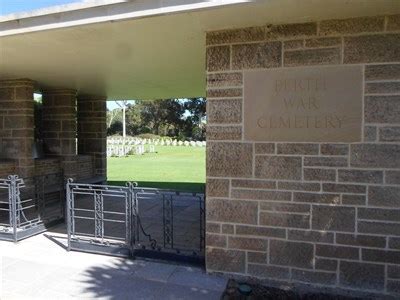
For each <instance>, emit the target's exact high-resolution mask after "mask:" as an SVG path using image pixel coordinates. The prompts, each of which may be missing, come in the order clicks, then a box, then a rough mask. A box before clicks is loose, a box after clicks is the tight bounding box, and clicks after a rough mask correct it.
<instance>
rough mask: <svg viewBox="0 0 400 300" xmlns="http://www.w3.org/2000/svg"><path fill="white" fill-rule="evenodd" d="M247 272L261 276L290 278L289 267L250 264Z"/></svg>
mask: <svg viewBox="0 0 400 300" xmlns="http://www.w3.org/2000/svg"><path fill="white" fill-rule="evenodd" d="M247 272H248V273H249V274H250V275H253V276H257V277H261V278H278V279H289V268H283V267H276V266H267V265H257V264H249V266H248V270H247Z"/></svg>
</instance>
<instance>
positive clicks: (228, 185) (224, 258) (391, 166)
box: [206, 15, 400, 296]
mask: <svg viewBox="0 0 400 300" xmlns="http://www.w3.org/2000/svg"><path fill="white" fill-rule="evenodd" d="M347 64H356V65H360V66H362V69H363V74H364V95H363V109H364V114H363V120H362V132H363V136H362V142H360V143H351V144H348V143H292V142H289V141H288V142H268V141H265V142H255V141H251V140H245V139H244V137H243V70H248V69H269V68H283V67H284V68H286V67H288V68H290V67H294V66H296V67H299V66H315V65H347ZM207 99H208V104H207V105H208V107H207V112H208V127H207V138H208V145H207V206H206V211H207V228H206V231H207V234H206V245H207V246H206V248H207V249H206V264H207V270H208V271H210V272H214V271H216V272H224V273H230V274H236V275H246V276H251V277H256V278H259V279H263V280H266V281H269V282H272V283H277V284H279V283H282V282H284V283H292V284H295V285H300V286H301V285H307V284H311V285H313V286H314V287H318V286H319V287H328V288H334V289H335V290H334V291H336V292H337V291H339V290H341V289H343V290H357V291H369V292H373V293H379V294H391V295H397V296H398V295H400V16H399V15H396V16H377V17H367V18H356V19H348V20H329V21H321V22H312V23H304V24H287V25H275V26H265V27H253V28H242V29H234V30H224V31H217V32H209V33H207Z"/></svg>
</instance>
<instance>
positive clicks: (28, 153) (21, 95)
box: [0, 79, 35, 178]
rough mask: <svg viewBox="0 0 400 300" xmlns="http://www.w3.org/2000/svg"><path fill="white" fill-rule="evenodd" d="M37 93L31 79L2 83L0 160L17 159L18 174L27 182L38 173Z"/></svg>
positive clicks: (4, 81)
mask: <svg viewBox="0 0 400 300" xmlns="http://www.w3.org/2000/svg"><path fill="white" fill-rule="evenodd" d="M33 91H34V82H33V81H32V80H29V79H15V80H1V81H0V147H1V156H0V157H1V158H5V159H13V160H14V161H15V173H16V174H18V175H19V176H20V177H23V178H28V177H32V176H33V175H34V170H35V167H34V160H33V158H32V145H33V140H34V129H33V128H34V112H33Z"/></svg>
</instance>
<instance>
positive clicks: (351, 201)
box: [342, 194, 367, 205]
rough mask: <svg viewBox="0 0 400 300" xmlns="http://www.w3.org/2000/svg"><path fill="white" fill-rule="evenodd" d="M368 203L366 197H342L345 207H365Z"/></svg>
mask: <svg viewBox="0 0 400 300" xmlns="http://www.w3.org/2000/svg"><path fill="white" fill-rule="evenodd" d="M366 201H367V200H366V197H365V196H364V195H344V194H343V195H342V204H344V205H365V204H366Z"/></svg>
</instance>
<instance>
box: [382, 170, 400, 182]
mask: <svg viewBox="0 0 400 300" xmlns="http://www.w3.org/2000/svg"><path fill="white" fill-rule="evenodd" d="M385 180H386V183H388V184H398V185H400V171H385Z"/></svg>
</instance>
